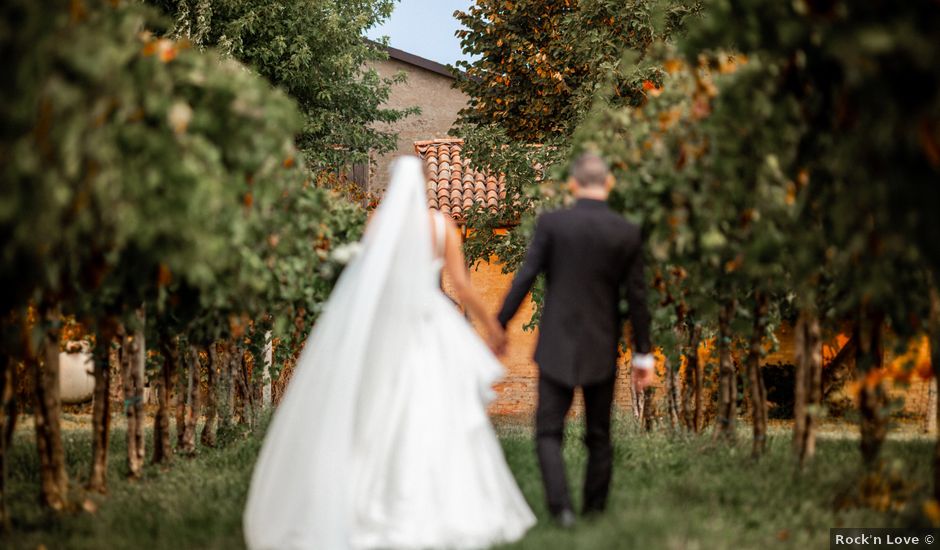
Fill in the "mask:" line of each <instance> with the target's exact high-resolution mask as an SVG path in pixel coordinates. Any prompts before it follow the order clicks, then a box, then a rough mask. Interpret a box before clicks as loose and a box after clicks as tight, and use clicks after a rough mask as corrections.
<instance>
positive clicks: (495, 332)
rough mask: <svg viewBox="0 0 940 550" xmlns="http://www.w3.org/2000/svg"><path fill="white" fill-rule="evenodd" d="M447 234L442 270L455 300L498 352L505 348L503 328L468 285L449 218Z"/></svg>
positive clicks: (468, 276) (452, 224) (454, 230)
mask: <svg viewBox="0 0 940 550" xmlns="http://www.w3.org/2000/svg"><path fill="white" fill-rule="evenodd" d="M445 222H446V225H447V232H446V233H445V237H444V270H445V271H447V275H448V276H449V277H450V281H451V283H452V284H453V287H454V291H455V292H456V293H457V300H458V301H459V302H460V303H462V304H463V305H464V306H465V307H466V308H467V311H469V312H470V315H471V316H472V317H473V318H474V319H476V320H477V321H478V322H480V323H482V324H483V326H484V328H485V329H486V334H487V342H488V343H489V344H490V347H491V348H493V351H496V352H500V351H501V350H502V348H503V347H504V346H505V340H506V335H505V331H504V330H503V327H502V326H500V324H499V322H498V321H497V320H496V316H495V315H493V314H491V313H490V312H488V311H487V310H486V306H485V305H484V304H483V300H482V299H480V295H479V294H477V293H476V291H475V290H474V289H473V286H472V285H471V284H470V273H469V272H468V271H467V266H466V262H465V261H464V256H463V250H461V248H460V233H459V231H458V230H457V226H456V225H455V224H454V221H453V220H452V219H450V218H449V217H448V218H446V219H445Z"/></svg>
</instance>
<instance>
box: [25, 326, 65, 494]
mask: <svg viewBox="0 0 940 550" xmlns="http://www.w3.org/2000/svg"><path fill="white" fill-rule="evenodd" d="M43 317H44V318H43V323H44V325H45V327H44V334H43V344H42V346H43V349H42V357H39V356H38V355H37V354H34V355H33V357H32V359H33V363H34V364H33V372H34V373H35V377H36V378H35V398H36V399H35V411H34V416H35V419H36V447H37V448H38V450H39V477H40V501H41V502H42V504H43V506H46V507H48V508H50V509H52V510H55V511H57V512H58V511H61V510H63V509H64V508H65V506H66V503H67V501H68V485H69V478H68V474H67V473H66V471H65V451H64V449H63V448H62V426H61V423H60V417H61V413H62V403H61V400H60V398H59V328H60V323H61V319H60V318H59V311H58V308H50V309H48V310H46V311H45V312H44V315H43Z"/></svg>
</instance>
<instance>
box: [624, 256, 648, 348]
mask: <svg viewBox="0 0 940 550" xmlns="http://www.w3.org/2000/svg"><path fill="white" fill-rule="evenodd" d="M643 263H644V262H643V247H642V246H637V248H636V251H635V252H634V254H633V258H632V259H631V260H630V264H629V265H628V267H627V273H626V280H625V281H624V284H625V286H626V295H627V303H628V304H629V305H630V324H632V325H633V354H634V355H638V354H644V355H645V354H648V353H650V348H651V345H650V310H649V306H648V305H647V303H646V289H647V286H648V285H647V282H646V275H645V273H644V269H643Z"/></svg>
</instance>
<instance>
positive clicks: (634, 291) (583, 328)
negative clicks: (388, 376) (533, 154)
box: [499, 153, 654, 528]
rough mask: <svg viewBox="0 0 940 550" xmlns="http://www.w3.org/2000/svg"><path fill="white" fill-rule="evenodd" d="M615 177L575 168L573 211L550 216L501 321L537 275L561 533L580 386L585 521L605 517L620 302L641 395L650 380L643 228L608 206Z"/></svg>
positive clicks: (587, 157)
mask: <svg viewBox="0 0 940 550" xmlns="http://www.w3.org/2000/svg"><path fill="white" fill-rule="evenodd" d="M613 184H614V178H613V176H612V175H611V173H610V171H609V170H608V169H607V165H606V164H605V163H604V161H603V160H602V159H601V158H600V157H599V156H597V155H595V154H592V153H585V154H583V155H581V156H580V157H578V158H577V160H575V162H574V164H573V165H572V167H571V177H570V179H569V181H568V185H569V186H570V188H571V190H572V192H573V194H574V196H575V197H576V198H577V199H578V200H577V203H576V204H575V205H574V207H573V208H570V209H567V210H560V211H556V212H550V213H547V214H543V215H542V216H540V217H539V219H538V222H537V223H536V227H535V234H534V235H533V237H532V243H531V245H530V247H529V250H528V253H527V255H526V258H525V262H524V263H523V265H522V268H521V269H520V270H519V272H518V273H517V275H516V277H515V279H514V280H513V283H512V287H511V288H510V289H509V293H508V294H507V296H506V300H505V302H504V303H503V307H502V310H501V311H500V313H499V322H500V324H501V325H502V326H503V327H504V328H505V327H506V324H507V323H508V322H509V320H510V319H512V317H513V316H514V315H515V314H516V311H517V310H518V309H519V305H520V304H521V303H522V300H523V299H524V298H525V296H526V294H527V293H528V292H529V289H530V288H531V287H532V284H533V283H534V282H535V279H536V277H537V276H538V275H539V274H540V273H544V274H545V281H546V293H545V303H544V308H543V310H542V319H541V323H540V325H539V331H540V334H539V341H538V346H537V347H536V350H535V361H536V362H537V363H538V366H539V390H538V391H539V393H538V408H537V411H536V420H535V423H536V443H537V450H538V458H539V466H540V467H541V470H542V480H543V482H544V485H545V494H546V497H547V498H548V509H549V511H550V512H551V513H552V516H553V517H554V518H555V520H556V521H557V522H558V523H559V525H561V526H562V527H566V528H567V527H571V526H573V525H574V522H575V517H574V513H573V512H572V506H571V497H570V495H569V493H568V482H567V480H566V478H565V464H564V460H563V459H562V455H561V447H562V437H563V434H564V425H565V416H566V415H567V413H568V409H569V408H570V407H571V401H572V398H573V397H574V390H575V388H576V387H577V386H581V389H582V392H583V394H584V412H585V417H586V421H587V430H586V435H585V439H584V442H585V444H586V445H587V448H588V467H587V474H586V478H585V480H584V503H583V507H582V513H584V514H590V513H596V512H602V511H603V510H604V507H605V506H606V503H607V493H608V489H609V486H610V476H611V469H612V465H613V449H612V447H611V442H610V408H611V404H612V402H613V396H614V381H615V377H616V370H617V357H618V342H619V340H620V336H621V334H622V328H623V319H622V315H621V314H620V309H619V305H620V300H621V297H626V299H627V302H628V304H629V307H630V320H631V322H632V324H633V340H634V344H633V353H634V355H633V361H632V363H633V377H634V383H635V384H636V385H637V386H638V387H640V388H642V387H645V386H646V385H647V384H648V383H649V381H650V380H651V378H652V370H653V366H654V361H653V356H652V355H650V337H649V331H650V329H649V325H650V314H649V310H648V309H647V305H646V280H645V278H644V275H643V247H642V241H641V236H640V229H639V228H638V227H637V226H636V225H634V224H632V223H630V222H628V221H626V220H625V219H624V218H623V217H622V216H620V215H618V214H617V213H615V212H613V211H612V210H611V209H610V208H608V207H607V203H606V200H607V196H608V194H609V193H610V189H611V188H612V187H613Z"/></svg>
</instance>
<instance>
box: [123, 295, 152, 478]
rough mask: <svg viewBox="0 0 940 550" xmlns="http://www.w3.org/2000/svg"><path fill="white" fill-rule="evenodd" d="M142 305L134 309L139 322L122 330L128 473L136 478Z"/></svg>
mask: <svg viewBox="0 0 940 550" xmlns="http://www.w3.org/2000/svg"><path fill="white" fill-rule="evenodd" d="M145 322H146V317H145V311H144V310H143V308H141V309H139V310H137V323H138V326H136V327H135V328H134V333H133V334H125V335H124V342H123V344H122V347H123V348H124V349H123V351H122V353H121V378H122V380H123V382H124V414H125V415H126V416H127V475H128V477H130V478H131V479H138V478H140V475H141V474H142V473H143V468H144V457H145V456H146V455H145V448H144V447H145V442H144V368H145V363H146V361H147V345H146V342H145V341H144V323H145Z"/></svg>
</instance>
